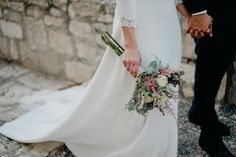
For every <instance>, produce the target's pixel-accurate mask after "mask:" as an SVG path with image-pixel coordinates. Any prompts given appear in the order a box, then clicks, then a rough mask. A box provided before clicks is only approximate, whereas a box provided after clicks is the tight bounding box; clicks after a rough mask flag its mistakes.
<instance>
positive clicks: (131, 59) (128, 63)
mask: <svg viewBox="0 0 236 157" xmlns="http://www.w3.org/2000/svg"><path fill="white" fill-rule="evenodd" d="M122 60H123V64H124V66H125V68H126V69H127V70H128V71H129V72H130V73H131V75H132V76H133V77H137V75H138V67H139V65H140V61H141V57H140V53H139V51H138V49H137V48H135V47H125V52H124V54H123V55H122Z"/></svg>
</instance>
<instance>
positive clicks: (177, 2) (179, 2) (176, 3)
mask: <svg viewBox="0 0 236 157" xmlns="http://www.w3.org/2000/svg"><path fill="white" fill-rule="evenodd" d="M181 3H183V0H175V5H178V4H181Z"/></svg>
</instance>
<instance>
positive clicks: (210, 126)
mask: <svg viewBox="0 0 236 157" xmlns="http://www.w3.org/2000/svg"><path fill="white" fill-rule="evenodd" d="M183 2H184V5H185V6H186V8H187V9H188V10H189V11H190V12H191V13H197V12H201V11H204V10H207V13H208V14H209V15H210V16H211V17H212V18H213V37H208V36H206V37H204V38H202V39H195V42H196V47H195V52H196V55H197V59H196V71H195V84H194V100H193V104H192V107H191V109H190V111H189V119H190V121H191V122H193V123H195V124H198V125H200V126H201V127H202V132H203V134H207V136H208V135H209V136H210V135H212V134H215V136H214V137H217V136H218V135H219V136H220V135H224V134H227V127H225V126H223V124H222V123H220V122H219V120H218V117H217V114H216V111H215V108H214V107H215V98H216V95H217V92H218V90H219V86H220V83H221V80H222V78H223V76H224V74H225V72H226V71H227V69H228V67H229V66H230V64H232V63H233V62H232V61H233V55H235V53H236V41H235V36H236V22H235V20H234V19H235V17H236V11H235V10H234V9H233V6H234V4H233V0H229V1H227V2H224V1H220V0H183ZM225 129H226V130H225ZM201 135H202V134H201ZM202 139H203V138H202ZM200 140H201V138H200ZM216 142H218V141H214V142H212V143H216ZM212 143H208V145H212ZM211 149H214V148H211ZM211 151H214V150H211ZM214 156H215V155H214ZM219 156H221V155H219ZM222 156H223V155H222Z"/></svg>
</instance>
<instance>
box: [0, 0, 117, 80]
mask: <svg viewBox="0 0 236 157" xmlns="http://www.w3.org/2000/svg"><path fill="white" fill-rule="evenodd" d="M114 7H115V3H114V1H107V2H104V1H102V0H73V1H72V0H0V57H1V58H5V59H8V60H10V61H16V62H19V63H21V64H23V65H24V66H26V67H28V68H31V69H35V70H40V71H42V72H45V73H49V74H54V75H57V76H59V77H64V78H68V79H71V80H74V81H76V82H83V81H85V80H87V79H89V78H91V76H92V75H93V73H94V71H95V69H96V68H97V65H98V63H99V62H100V60H101V57H102V56H103V53H104V45H103V43H101V41H100V38H99V37H100V34H101V32H104V31H111V27H112V20H113V13H114Z"/></svg>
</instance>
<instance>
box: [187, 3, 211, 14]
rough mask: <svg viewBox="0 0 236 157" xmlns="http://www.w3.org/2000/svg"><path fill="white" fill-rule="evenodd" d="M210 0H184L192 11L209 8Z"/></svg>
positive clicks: (196, 11)
mask: <svg viewBox="0 0 236 157" xmlns="http://www.w3.org/2000/svg"><path fill="white" fill-rule="evenodd" d="M207 2H208V0H183V3H184V5H185V7H186V8H187V9H188V10H189V11H190V12H191V13H192V14H194V13H198V12H202V11H204V10H207Z"/></svg>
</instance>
